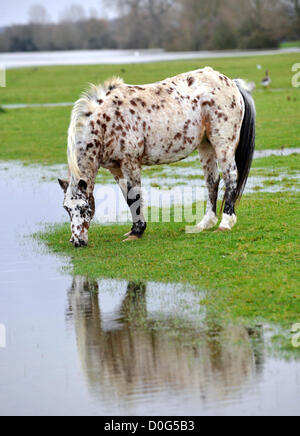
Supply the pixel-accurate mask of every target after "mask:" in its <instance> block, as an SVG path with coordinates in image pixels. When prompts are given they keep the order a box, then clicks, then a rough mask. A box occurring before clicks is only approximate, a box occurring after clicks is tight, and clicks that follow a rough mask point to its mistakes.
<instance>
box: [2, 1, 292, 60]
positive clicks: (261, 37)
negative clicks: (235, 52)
mask: <svg viewBox="0 0 300 436" xmlns="http://www.w3.org/2000/svg"><path fill="white" fill-rule="evenodd" d="M103 1H104V7H105V8H107V10H108V9H109V10H110V11H111V10H112V9H113V10H114V14H112V15H113V16H114V18H111V19H104V18H99V17H98V11H97V10H92V11H90V14H89V15H87V13H86V11H85V10H84V9H83V8H82V7H81V6H77V5H72V6H70V7H69V8H68V9H67V10H66V11H65V12H64V13H63V15H62V16H61V19H60V21H59V22H58V23H52V22H51V20H50V18H49V15H48V13H47V11H46V9H45V8H44V7H42V6H39V5H36V6H33V7H32V8H31V9H30V11H29V22H28V24H26V25H13V26H10V27H7V28H5V29H2V30H1V31H0V51H2V52H17V51H48V50H50V51H51V50H75V49H77V50H81V49H89V50H93V49H149V48H163V49H166V50H172V51H178V50H180V51H185V50H189V51H194V50H195V51H197V50H223V49H260V48H273V47H274V48H275V47H278V46H279V44H280V42H281V41H284V40H297V39H300V0H103Z"/></svg>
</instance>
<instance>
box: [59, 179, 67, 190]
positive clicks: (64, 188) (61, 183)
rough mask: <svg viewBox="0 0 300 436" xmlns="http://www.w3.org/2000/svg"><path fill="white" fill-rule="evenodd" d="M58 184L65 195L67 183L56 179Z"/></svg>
mask: <svg viewBox="0 0 300 436" xmlns="http://www.w3.org/2000/svg"><path fill="white" fill-rule="evenodd" d="M58 183H59V184H60V187H61V189H62V190H63V191H64V193H66V192H67V190H68V187H69V182H67V181H66V180H61V179H58Z"/></svg>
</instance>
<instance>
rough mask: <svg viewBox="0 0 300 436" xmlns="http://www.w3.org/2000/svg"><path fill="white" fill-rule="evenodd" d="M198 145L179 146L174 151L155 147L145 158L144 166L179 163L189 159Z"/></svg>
mask: <svg viewBox="0 0 300 436" xmlns="http://www.w3.org/2000/svg"><path fill="white" fill-rule="evenodd" d="M198 145H199V144H198V143H197V144H196V143H195V144H193V145H191V144H189V146H185V145H184V144H183V145H179V146H178V148H174V149H172V150H163V149H162V147H154V148H153V149H152V150H151V152H150V153H148V154H147V155H145V156H144V157H143V160H142V163H143V165H162V164H170V163H175V162H179V161H181V160H183V159H186V158H187V157H189V156H190V155H191V154H192V153H193V151H195V150H196V148H197V147H198Z"/></svg>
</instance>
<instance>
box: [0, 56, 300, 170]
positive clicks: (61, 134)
mask: <svg viewBox="0 0 300 436" xmlns="http://www.w3.org/2000/svg"><path fill="white" fill-rule="evenodd" d="M298 61H299V56H298V55H297V54H292V55H275V56H266V57H263V58H262V57H257V58H255V57H251V58H247V57H243V58H234V59H209V60H196V61H179V62H163V63H153V64H141V65H124V66H83V67H48V68H28V69H20V70H9V71H8V72H7V75H8V78H7V88H3V89H2V88H1V90H0V103H1V104H12V103H45V102H46V103H55V102H63V101H75V100H76V99H77V98H78V96H79V95H80V93H81V92H82V91H83V90H84V89H85V88H86V87H87V84H88V83H89V82H94V83H100V82H102V81H103V80H104V79H106V78H107V77H109V76H111V75H118V74H119V75H122V76H123V77H124V79H125V81H126V82H128V83H137V84H138V83H150V82H155V81H157V80H161V79H163V78H165V77H168V76H172V75H175V74H178V73H181V72H184V71H188V70H192V69H196V68H201V67H203V66H205V65H211V66H212V67H214V68H216V69H218V70H220V71H222V72H224V73H225V74H227V75H228V76H230V77H243V78H245V79H247V80H255V81H256V83H257V84H259V83H260V80H261V78H262V75H263V71H261V70H258V69H257V64H258V63H259V64H261V65H262V66H266V67H268V68H269V69H270V72H271V75H272V88H273V89H277V88H282V90H281V91H280V92H272V89H270V90H266V91H263V90H261V89H258V91H257V92H256V93H255V100H256V104H257V113H258V117H257V119H258V121H257V149H258V150H262V149H280V148H281V147H299V131H300V123H299V113H300V90H299V89H295V88H292V87H291V79H292V72H291V67H292V65H293V64H294V63H296V62H298ZM259 87H260V85H259ZM70 112H71V108H43V109H42V108H35V109H18V110H7V111H4V112H3V111H0V125H1V129H0V144H1V147H0V159H1V160H22V161H26V162H31V163H42V164H57V163H66V142H67V129H68V125H69V119H70Z"/></svg>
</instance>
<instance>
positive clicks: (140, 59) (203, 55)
mask: <svg viewBox="0 0 300 436" xmlns="http://www.w3.org/2000/svg"><path fill="white" fill-rule="evenodd" d="M299 52H300V49H299V48H287V49H280V50H248V51H246V50H245V51H238V50H233V51H232V50H230V51H197V52H165V51H164V50H161V49H154V50H139V51H137V50H81V51H76V50H74V51H59V52H55V51H53V52H31V53H1V54H0V64H2V65H5V66H6V68H8V69H9V68H23V67H41V66H51V65H52V66H53V65H101V64H102V65H103V64H136V63H147V62H161V61H164V62H166V61H175V60H189V59H213V58H227V57H240V56H266V55H271V54H278V53H299Z"/></svg>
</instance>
